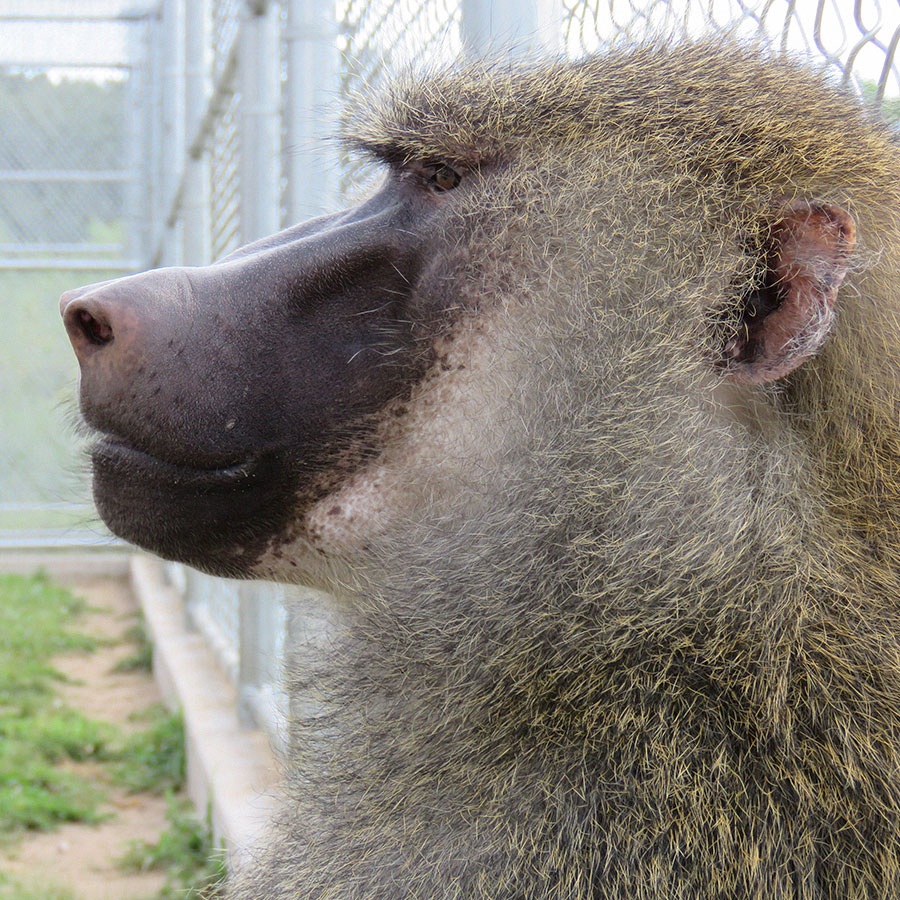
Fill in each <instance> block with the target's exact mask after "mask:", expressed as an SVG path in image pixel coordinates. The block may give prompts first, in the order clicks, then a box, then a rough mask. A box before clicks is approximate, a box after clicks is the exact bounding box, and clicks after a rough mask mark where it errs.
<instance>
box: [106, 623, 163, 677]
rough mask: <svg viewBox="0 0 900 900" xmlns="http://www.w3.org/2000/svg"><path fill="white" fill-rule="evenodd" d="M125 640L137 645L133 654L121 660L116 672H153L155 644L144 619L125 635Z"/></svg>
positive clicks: (115, 669) (117, 664) (114, 669)
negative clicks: (149, 635)
mask: <svg viewBox="0 0 900 900" xmlns="http://www.w3.org/2000/svg"><path fill="white" fill-rule="evenodd" d="M125 639H126V640H128V641H131V642H132V643H133V644H134V645H135V649H134V652H133V653H130V654H129V655H128V656H126V657H124V658H122V659H120V660H119V661H118V662H117V663H116V665H115V667H114V668H113V671H114V672H151V671H153V644H152V642H151V641H150V638H149V637H148V635H147V626H146V625H145V624H144V621H143V619H141V621H139V622H138V623H137V625H132V627H131V628H129V629H128V631H127V632H126V633H125Z"/></svg>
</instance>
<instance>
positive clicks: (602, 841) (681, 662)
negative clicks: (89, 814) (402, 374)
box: [232, 46, 900, 900]
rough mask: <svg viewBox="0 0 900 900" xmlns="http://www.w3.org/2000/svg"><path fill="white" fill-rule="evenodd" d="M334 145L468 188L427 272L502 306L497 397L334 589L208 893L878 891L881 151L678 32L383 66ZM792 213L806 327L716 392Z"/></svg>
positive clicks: (821, 100)
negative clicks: (843, 228) (240, 850)
mask: <svg viewBox="0 0 900 900" xmlns="http://www.w3.org/2000/svg"><path fill="white" fill-rule="evenodd" d="M349 139H350V140H351V141H352V142H353V143H355V144H358V145H362V146H364V147H366V148H368V149H369V150H371V151H373V152H375V153H376V154H379V155H382V156H384V157H386V158H388V159H389V160H391V161H399V162H401V163H402V162H405V161H408V160H410V159H437V160H448V161H450V162H452V163H454V164H455V165H457V166H459V167H462V168H465V169H468V170H469V171H472V172H476V173H477V172H480V173H481V176H480V178H481V180H480V181H479V184H478V190H477V192H475V193H474V194H473V195H471V197H470V199H469V201H468V203H467V204H464V205H462V206H461V207H460V208H458V209H457V211H456V212H455V215H454V217H453V218H452V219H451V220H450V221H449V222H448V223H447V225H446V228H447V230H448V239H447V244H448V248H452V249H448V251H447V252H446V256H445V258H442V259H436V260H435V261H434V267H435V269H436V274H435V276H434V282H435V283H441V284H442V285H443V287H442V288H441V289H442V290H443V291H445V292H448V293H456V294H457V295H458V296H459V298H460V299H459V303H460V304H461V305H462V306H464V307H466V308H467V310H468V311H469V313H470V314H472V315H475V314H481V315H485V316H488V317H494V318H499V319H500V320H501V321H507V322H511V323H512V325H511V327H510V328H509V330H508V331H503V328H502V326H501V333H503V334H505V335H506V336H505V337H504V338H503V341H502V352H501V353H499V356H500V358H501V359H500V362H499V363H498V365H497V366H496V368H495V369H494V370H493V371H491V372H489V373H488V380H487V382H486V383H485V384H484V386H483V390H484V392H485V394H486V395H487V394H490V395H491V396H493V397H498V396H499V397H500V398H501V399H500V400H499V401H496V402H493V407H494V408H495V412H496V410H498V409H499V410H500V411H501V415H500V417H499V421H497V423H496V426H495V428H494V431H493V433H487V434H484V435H481V436H480V440H481V441H482V442H484V443H486V444H488V445H489V446H488V449H487V450H484V449H480V450H479V451H478V452H477V453H474V452H473V456H477V460H476V463H474V464H469V462H468V461H467V460H466V459H461V460H458V461H456V462H457V463H458V465H457V471H456V479H457V481H456V487H457V491H456V494H455V495H454V494H453V493H452V492H448V491H447V490H444V491H442V492H441V494H440V502H439V503H436V504H434V505H433V506H432V507H430V508H427V509H426V510H425V511H424V512H422V513H420V514H419V515H418V516H417V517H416V518H415V519H414V520H410V521H407V522H406V523H405V524H402V525H398V526H397V527H396V528H394V529H393V530H392V531H391V532H390V533H386V534H382V535H380V537H379V538H378V539H377V540H374V541H372V542H371V544H370V545H369V546H368V547H367V548H366V550H365V552H364V553H363V554H362V555H361V556H360V557H358V558H357V559H355V561H354V565H353V566H352V567H351V568H352V574H350V575H347V574H344V575H342V576H341V578H342V580H343V582H344V583H343V585H342V586H341V587H339V593H340V594H341V597H342V601H341V605H342V615H341V623H342V624H341V625H340V626H339V628H338V630H337V632H336V634H335V636H334V638H333V642H332V643H330V644H329V648H328V653H327V659H325V660H323V661H322V665H321V667H318V668H309V667H308V663H305V664H304V668H303V669H302V670H301V669H298V670H296V671H295V672H294V680H293V685H292V691H293V692H294V694H295V695H298V694H299V695H300V696H303V697H308V696H314V697H315V698H316V699H317V700H318V701H319V703H320V704H321V714H320V715H318V716H316V717H314V718H310V719H307V720H302V721H298V722H296V723H295V731H294V736H293V739H294V748H295V749H294V751H293V753H292V764H291V777H292V785H291V793H290V799H289V801H288V803H287V806H286V811H285V813H284V815H283V816H282V820H281V822H280V823H279V826H278V829H277V832H276V836H275V837H273V838H272V839H271V846H270V847H269V848H268V850H267V851H266V854H265V858H264V859H262V860H260V859H256V860H255V861H254V863H253V864H252V865H251V866H248V871H247V872H245V873H244V875H243V877H242V879H240V880H239V882H238V884H237V886H236V887H235V888H234V890H233V893H232V896H233V897H234V898H236V900H237V898H240V900H262V898H272V900H275V898H304V900H350V898H379V900H391V898H398V900H399V898H416V900H438V898H441V900H451V898H452V900H539V898H540V900H545V898H546V900H549V898H554V900H588V898H591V900H601V898H602V900H626V898H627V900H713V898H720V900H751V898H752V900H775V898H792V900H794V898H795V900H825V898H829V900H857V898H858V900H862V898H880V900H888V898H895V897H897V896H900V584H898V565H900V557H898V549H900V541H898V525H900V467H898V462H900V432H898V424H900V386H898V374H900V363H898V334H900V332H898V309H900V307H898V304H900V272H898V248H900V243H898V213H900V157H898V148H897V145H896V140H895V138H894V136H893V135H892V134H891V133H890V132H889V131H888V130H887V129H886V128H885V127H883V126H882V125H880V124H878V123H877V122H875V121H873V117H872V116H871V115H870V114H869V113H868V112H867V111H866V110H865V109H862V108H860V107H859V105H858V104H857V103H856V102H855V101H854V100H852V99H851V98H849V97H847V96H845V95H841V94H839V93H837V92H836V91H835V90H833V89H832V88H830V87H827V86H826V85H825V84H824V83H823V80H822V79H821V78H820V77H819V76H817V75H814V74H810V72H809V71H808V70H806V69H805V68H803V67H802V66H799V65H797V64H795V63H794V62H792V61H789V60H785V59H764V58H761V56H760V54H758V53H756V52H750V51H744V50H738V49H736V48H735V47H728V48H725V49H717V48H716V47H714V46H686V47H679V48H676V49H672V50H661V49H658V48H646V49H639V50H636V51H629V52H621V51H620V52H615V53H611V54H609V55H606V56H602V57H598V58H592V59H588V60H586V61H582V62H576V63H568V62H563V63H557V64H552V65H547V66H534V67H526V68H521V69H517V70H515V71H504V70H502V69H489V70H484V71H482V70H480V69H473V68H470V69H463V70H461V71H457V72H451V73H449V74H445V75H440V76H438V77H435V78H432V79H430V80H427V81H423V82H422V83H413V84H404V85H403V86H402V87H400V88H398V89H397V90H396V91H395V92H394V93H393V94H392V95H391V96H390V97H388V98H387V100H386V101H385V102H384V103H383V104H382V105H381V106H378V107H376V108H375V110H374V111H367V112H366V113H364V114H362V115H361V118H360V119H359V120H358V121H357V122H356V123H355V125H354V127H353V129H352V131H351V133H350V135H349ZM798 197H808V198H814V199H816V200H821V201H826V202H830V203H834V204H838V205H840V206H842V207H843V208H844V209H846V210H848V211H849V212H850V213H851V214H852V216H853V217H854V219H855V220H856V223H857V228H858V237H859V248H860V249H859V250H858V251H857V253H856V255H855V261H856V264H855V269H856V271H854V272H853V273H852V274H851V275H850V276H849V278H848V281H847V283H846V284H845V285H844V286H843V288H842V289H841V294H840V299H839V302H838V323H837V326H836V329H835V331H834V333H833V335H832V337H831V339H830V341H829V343H828V344H827V345H826V347H825V349H824V350H823V351H822V353H821V354H819V355H818V356H817V357H816V358H815V359H813V360H811V361H809V362H807V363H806V364H805V365H804V366H802V367H801V368H800V369H799V370H798V371H797V372H796V373H794V374H792V375H791V376H789V377H788V378H787V379H785V380H784V381H782V382H779V383H777V384H776V385H768V386H763V387H755V386H754V387H741V388H737V389H735V393H737V394H739V395H740V397H739V398H738V401H737V403H735V402H733V401H732V402H731V403H730V404H729V410H730V411H723V404H722V403H721V402H719V401H717V399H716V387H717V386H719V385H721V384H722V382H723V378H724V376H725V374H727V373H725V372H724V370H723V369H722V368H721V367H718V366H717V365H716V364H715V363H716V362H717V361H718V359H719V354H720V348H721V345H722V341H723V336H722V333H721V328H722V327H726V326H722V325H721V322H722V321H723V320H724V319H727V310H728V308H729V304H732V305H733V304H734V303H735V302H736V298H737V297H738V296H740V294H741V292H742V290H743V288H742V287H741V286H742V285H745V284H746V281H747V279H748V278H750V277H752V276H751V273H752V269H753V265H754V258H753V257H754V248H758V246H759V240H760V238H759V234H760V230H761V229H763V230H764V229H765V228H766V226H765V225H764V224H763V223H765V222H766V221H767V220H768V219H767V217H768V218H769V219H770V218H771V216H772V211H773V210H776V209H777V208H779V206H781V205H783V204H784V202H785V198H787V199H788V200H790V199H792V198H798ZM723 309H724V310H726V314H725V316H724V318H723V315H722V310H723ZM473 311H476V312H473ZM735 408H737V409H738V410H739V412H738V413H735V412H734V409H735ZM433 464H434V466H435V467H439V466H440V465H442V464H443V461H441V460H435V461H433Z"/></svg>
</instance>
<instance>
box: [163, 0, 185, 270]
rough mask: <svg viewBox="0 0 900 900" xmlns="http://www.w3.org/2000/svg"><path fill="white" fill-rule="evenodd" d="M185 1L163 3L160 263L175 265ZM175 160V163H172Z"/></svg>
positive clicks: (177, 256)
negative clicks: (173, 215) (171, 217)
mask: <svg viewBox="0 0 900 900" xmlns="http://www.w3.org/2000/svg"><path fill="white" fill-rule="evenodd" d="M182 3H183V0H163V4H162V29H161V32H162V33H161V35H160V38H161V41H162V45H163V46H162V56H163V66H162V98H161V100H162V113H163V141H162V148H163V155H162V160H161V164H162V166H163V168H162V173H161V178H160V184H161V188H162V190H161V192H160V198H159V199H160V201H161V202H162V210H161V215H160V217H159V221H160V226H161V227H162V228H163V230H164V231H163V235H162V236H161V237H162V241H161V257H162V258H161V259H160V262H162V263H164V264H166V265H169V266H172V265H178V264H179V263H180V262H181V246H180V241H179V240H178V229H179V226H178V224H177V223H176V224H174V225H172V226H170V225H169V224H168V223H167V221H166V220H167V217H168V214H169V209H170V208H171V205H172V201H173V200H174V198H175V192H176V191H177V190H178V182H179V181H180V178H181V171H182V165H183V159H184V96H183V92H184V37H183V33H184V8H183V5H182ZM172 160H175V165H174V166H173V165H172Z"/></svg>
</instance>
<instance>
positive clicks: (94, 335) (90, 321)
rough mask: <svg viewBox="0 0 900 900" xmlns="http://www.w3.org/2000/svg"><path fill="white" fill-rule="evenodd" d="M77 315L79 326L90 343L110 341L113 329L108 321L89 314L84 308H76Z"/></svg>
mask: <svg viewBox="0 0 900 900" xmlns="http://www.w3.org/2000/svg"><path fill="white" fill-rule="evenodd" d="M77 317H78V326H79V328H80V329H81V331H82V333H83V334H84V336H85V337H86V338H87V339H88V340H89V341H90V342H91V343H92V344H108V343H110V341H112V339H113V330H112V328H110V326H109V323H108V322H104V321H103V320H102V319H99V318H97V316H94V315H91V313H89V312H88V311H87V310H86V309H80V310H78V313H77Z"/></svg>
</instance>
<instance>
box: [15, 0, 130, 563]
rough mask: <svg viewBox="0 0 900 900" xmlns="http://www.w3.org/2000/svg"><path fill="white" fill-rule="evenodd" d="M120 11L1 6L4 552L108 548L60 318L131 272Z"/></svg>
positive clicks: (126, 56) (126, 31)
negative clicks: (93, 499) (75, 422)
mask: <svg viewBox="0 0 900 900" xmlns="http://www.w3.org/2000/svg"><path fill="white" fill-rule="evenodd" d="M120 6H121V4H119V5H117V4H114V3H108V2H88V0H83V2H72V3H67V4H64V5H60V4H53V3H41V2H32V3H28V4H27V5H23V4H21V3H9V2H0V122H2V128H0V308H2V313H3V318H4V322H5V327H4V333H3V338H2V342H3V346H2V357H3V360H2V361H3V366H2V368H0V392H2V394H0V395H2V396H3V397H4V398H6V401H5V402H4V403H2V404H0V546H10V545H14V546H21V545H40V546H45V545H55V544H72V543H85V542H88V543H92V542H95V541H96V540H98V539H99V540H108V536H106V532H105V530H104V529H103V528H102V526H100V525H99V523H98V522H97V521H96V519H95V516H94V513H93V511H92V508H91V506H90V503H89V497H88V494H89V490H88V486H87V479H86V477H84V475H85V473H84V468H85V467H84V465H83V463H82V459H81V455H80V454H81V451H80V447H79V442H78V439H77V438H76V436H75V435H74V432H73V428H72V427H71V419H73V418H74V393H75V392H74V383H75V376H76V371H77V364H76V363H75V360H74V357H73V356H72V355H71V353H70V351H69V349H68V345H67V340H66V337H65V334H64V332H63V330H62V328H61V326H60V322H59V313H58V305H57V304H58V298H59V294H60V293H61V292H62V291H63V290H65V289H67V288H71V287H74V286H76V285H78V284H83V283H88V282H91V281H99V280H103V279H106V278H109V277H113V276H115V275H118V274H121V273H122V272H123V271H126V270H129V269H133V268H137V267H138V266H139V265H140V261H139V260H138V259H137V258H136V255H137V254H136V250H137V243H138V241H137V240H136V238H135V234H136V232H137V230H138V229H139V227H140V219H141V209H140V208H139V207H140V200H139V198H140V191H136V190H135V186H136V185H137V183H138V181H139V179H140V172H139V169H138V167H139V165H140V160H141V158H142V157H141V154H140V153H138V152H136V151H135V145H136V143H137V142H138V141H140V139H141V133H140V127H139V123H138V121H137V120H136V118H135V115H136V112H135V109H136V107H135V95H134V92H135V90H136V89H137V90H140V89H141V87H142V80H141V77H140V72H139V71H138V63H139V60H140V50H141V38H142V34H143V23H144V20H143V19H142V18H141V17H140V16H137V17H133V16H129V17H128V18H118V17H119V16H120V14H121V13H122V12H123V10H122V9H120V8H119V7H120ZM132 12H133V10H132Z"/></svg>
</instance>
